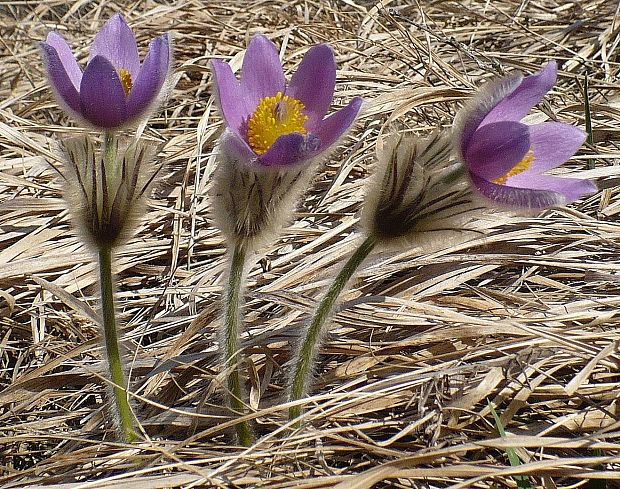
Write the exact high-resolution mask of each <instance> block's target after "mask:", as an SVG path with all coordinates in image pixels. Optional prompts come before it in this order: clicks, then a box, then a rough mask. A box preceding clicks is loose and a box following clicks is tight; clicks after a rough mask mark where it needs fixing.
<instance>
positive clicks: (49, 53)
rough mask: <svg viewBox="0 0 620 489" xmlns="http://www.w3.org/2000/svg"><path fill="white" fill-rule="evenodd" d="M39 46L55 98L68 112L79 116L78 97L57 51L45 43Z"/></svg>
mask: <svg viewBox="0 0 620 489" xmlns="http://www.w3.org/2000/svg"><path fill="white" fill-rule="evenodd" d="M40 46H41V52H42V53H43V62H44V63H45V69H46V70H47V77H48V79H49V82H50V86H51V87H52V90H53V91H54V94H55V95H56V98H57V99H58V101H59V102H60V103H62V104H63V105H65V106H66V107H67V109H68V110H69V111H70V112H73V113H74V115H77V116H80V114H81V108H80V95H79V93H78V90H76V88H75V86H74V85H73V82H72V81H71V77H70V76H69V74H68V73H67V69H66V68H65V65H64V64H63V62H62V60H61V58H60V56H59V54H58V51H56V49H55V48H54V47H53V46H52V45H50V44H48V43H46V42H42V43H40Z"/></svg>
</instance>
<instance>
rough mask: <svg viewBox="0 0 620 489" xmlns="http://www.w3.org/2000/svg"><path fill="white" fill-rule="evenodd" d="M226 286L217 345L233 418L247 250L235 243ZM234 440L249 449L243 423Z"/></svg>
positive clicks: (239, 406) (239, 401) (238, 402)
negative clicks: (225, 377)
mask: <svg viewBox="0 0 620 489" xmlns="http://www.w3.org/2000/svg"><path fill="white" fill-rule="evenodd" d="M231 251H232V254H231V259H230V272H229V275H228V284H227V288H226V293H225V295H224V318H223V319H224V320H223V322H222V331H221V333H220V343H221V344H222V345H224V365H225V367H226V371H227V372H228V379H227V387H228V405H229V406H230V409H231V410H232V411H233V412H234V413H235V414H236V416H243V414H244V412H245V403H244V399H245V396H244V392H243V387H242V382H241V378H242V376H241V369H240V368H239V363H240V348H239V330H240V329H241V322H242V321H241V318H242V314H241V309H242V303H243V299H242V298H243V279H244V271H245V266H246V253H247V248H246V247H245V245H244V244H243V243H236V244H235V245H234V247H233V248H232V250H231ZM235 430H236V432H237V439H238V441H239V443H240V444H241V445H243V446H246V447H247V446H250V445H251V444H252V441H253V439H254V436H253V434H252V430H251V429H250V426H249V424H248V423H247V422H245V421H243V422H239V423H238V424H237V425H236V426H235Z"/></svg>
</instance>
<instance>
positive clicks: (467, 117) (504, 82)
mask: <svg viewBox="0 0 620 489" xmlns="http://www.w3.org/2000/svg"><path fill="white" fill-rule="evenodd" d="M522 80H523V76H521V74H520V73H515V74H513V75H510V76H505V77H503V78H500V79H498V80H493V81H490V82H488V83H487V84H486V85H484V86H483V87H482V88H481V89H480V91H479V92H478V94H477V95H476V96H474V98H472V99H471V100H470V101H469V102H468V103H467V104H465V106H463V108H462V109H461V110H459V111H458V113H457V114H456V117H455V118H454V131H453V134H454V139H455V146H456V148H457V149H458V150H459V152H460V153H461V158H463V154H464V153H465V148H466V147H467V145H468V144H469V140H470V139H471V137H472V135H473V134H474V132H476V130H477V129H478V127H480V124H481V123H482V121H483V120H484V118H485V117H486V116H487V115H488V113H489V112H490V111H491V110H493V108H494V107H495V106H496V105H497V104H499V103H500V102H501V101H502V100H503V99H504V98H506V97H507V96H508V95H509V94H510V93H512V92H513V91H514V90H515V89H516V88H517V87H518V86H519V85H520V84H521V81H522Z"/></svg>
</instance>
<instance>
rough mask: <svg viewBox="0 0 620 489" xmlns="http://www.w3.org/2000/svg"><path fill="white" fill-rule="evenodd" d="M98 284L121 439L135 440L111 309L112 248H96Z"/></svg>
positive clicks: (112, 300) (114, 321)
mask: <svg viewBox="0 0 620 489" xmlns="http://www.w3.org/2000/svg"><path fill="white" fill-rule="evenodd" d="M99 281H100V284H101V306H102V309H103V335H104V338H105V350H106V354H107V356H108V367H109V368H110V378H111V380H112V383H113V384H114V387H113V389H114V398H115V401H116V409H117V411H118V417H119V421H120V431H121V437H122V439H123V440H124V441H126V442H132V441H133V440H135V438H136V434H135V432H134V430H133V414H132V412H131V407H130V406H129V399H128V396H127V381H126V380H125V372H124V371H123V362H122V359H121V353H120V348H119V344H118V334H117V331H116V311H115V308H114V286H113V284H112V247H111V246H101V247H100V248H99Z"/></svg>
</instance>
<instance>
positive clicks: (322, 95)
mask: <svg viewBox="0 0 620 489" xmlns="http://www.w3.org/2000/svg"><path fill="white" fill-rule="evenodd" d="M335 86H336V60H335V59H334V52H333V51H332V49H331V48H330V47H329V46H328V45H327V44H319V45H318V46H314V47H312V48H310V49H309V50H308V52H307V53H306V55H305V56H304V58H303V59H302V60H301V63H300V64H299V68H297V71H296V72H295V74H294V75H293V77H292V78H291V83H290V84H289V86H288V88H287V89H286V94H287V95H288V96H289V97H293V98H295V99H297V100H299V101H301V102H302V103H303V104H304V106H305V109H304V113H305V114H306V115H307V116H308V121H307V122H306V129H308V130H309V131H312V130H313V129H314V128H315V127H316V126H317V124H318V123H319V122H321V121H322V120H323V117H325V114H327V111H328V110H329V106H330V105H331V103H332V98H333V96H334V87H335Z"/></svg>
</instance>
